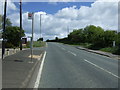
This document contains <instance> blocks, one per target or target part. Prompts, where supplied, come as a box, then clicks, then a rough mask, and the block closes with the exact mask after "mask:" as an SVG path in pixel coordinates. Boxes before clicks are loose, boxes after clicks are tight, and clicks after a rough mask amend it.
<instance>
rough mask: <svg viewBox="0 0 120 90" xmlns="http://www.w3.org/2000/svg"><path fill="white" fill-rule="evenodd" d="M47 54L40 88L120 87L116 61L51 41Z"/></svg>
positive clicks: (117, 61)
mask: <svg viewBox="0 0 120 90" xmlns="http://www.w3.org/2000/svg"><path fill="white" fill-rule="evenodd" d="M46 52H47V55H46V57H45V60H44V65H43V70H42V74H41V79H40V80H39V82H40V83H39V88H114V89H115V88H118V86H119V85H118V81H119V79H120V77H119V75H120V74H119V72H118V70H119V66H118V63H119V60H117V59H113V58H110V57H106V56H103V55H99V54H96V53H91V52H88V51H86V50H81V49H77V48H75V47H73V46H70V45H65V44H60V43H52V42H49V43H48V47H47V48H46ZM91 90H92V89H91ZM108 90H109V89H108ZM115 90H118V89H115Z"/></svg>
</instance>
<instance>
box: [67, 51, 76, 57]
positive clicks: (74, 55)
mask: <svg viewBox="0 0 120 90" xmlns="http://www.w3.org/2000/svg"><path fill="white" fill-rule="evenodd" d="M68 52H69V53H71V54H72V55H74V56H77V55H76V54H75V53H73V52H71V51H68Z"/></svg>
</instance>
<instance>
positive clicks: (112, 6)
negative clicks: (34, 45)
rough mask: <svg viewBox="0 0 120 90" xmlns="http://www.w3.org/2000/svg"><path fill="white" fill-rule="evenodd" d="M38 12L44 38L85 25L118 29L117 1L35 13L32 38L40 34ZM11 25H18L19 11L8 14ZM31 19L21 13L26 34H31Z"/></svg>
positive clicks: (65, 32)
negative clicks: (54, 11)
mask: <svg viewBox="0 0 120 90" xmlns="http://www.w3.org/2000/svg"><path fill="white" fill-rule="evenodd" d="M40 13H42V14H44V15H42V36H43V37H44V39H53V38H55V37H56V36H57V37H59V38H63V37H65V36H67V34H68V28H67V27H68V26H69V29H70V32H71V31H72V30H73V29H77V28H84V27H85V26H87V25H91V24H92V25H96V26H101V27H102V28H104V29H112V30H118V3H117V2H105V0H104V2H101V1H100V0H97V1H95V2H94V3H93V4H92V5H91V7H87V6H81V7H80V8H76V6H71V7H66V8H63V9H61V10H59V11H58V12H57V13H55V14H46V12H36V13H35V23H34V25H35V27H34V32H35V33H34V40H36V39H38V38H39V36H40ZM9 18H10V19H11V20H12V23H13V25H17V26H19V13H13V14H10V15H9ZM31 23H32V22H31V20H28V12H25V13H23V28H24V30H25V32H26V36H29V35H31V31H32V30H31Z"/></svg>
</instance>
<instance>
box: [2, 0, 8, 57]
mask: <svg viewBox="0 0 120 90" xmlns="http://www.w3.org/2000/svg"><path fill="white" fill-rule="evenodd" d="M6 8H7V0H5V5H4V21H3V32H5V29H6V28H5V25H6ZM4 54H5V35H4V33H3V41H2V59H4Z"/></svg>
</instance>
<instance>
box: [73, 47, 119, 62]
mask: <svg viewBox="0 0 120 90" xmlns="http://www.w3.org/2000/svg"><path fill="white" fill-rule="evenodd" d="M75 47H76V48H78V49H81V50H85V51H88V52H92V53H96V54H100V55H104V56H107V57H110V58H113V59H117V60H120V55H115V54H112V53H109V52H103V51H99V50H91V49H88V48H84V47H80V46H75Z"/></svg>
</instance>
